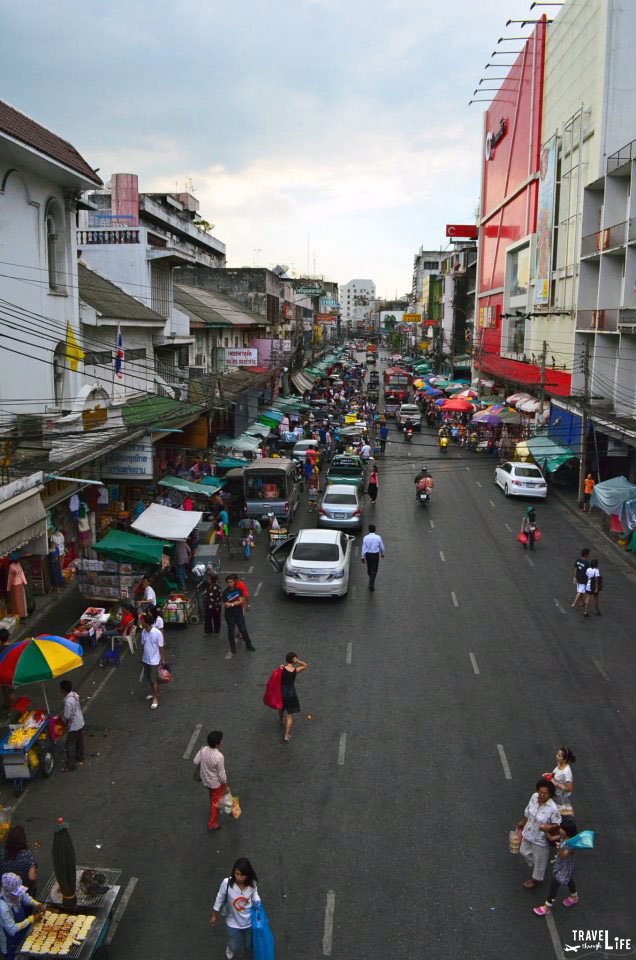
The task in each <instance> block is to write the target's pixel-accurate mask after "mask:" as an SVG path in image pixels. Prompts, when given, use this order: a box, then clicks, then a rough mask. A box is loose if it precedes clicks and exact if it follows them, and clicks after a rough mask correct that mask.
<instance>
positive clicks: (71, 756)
mask: <svg viewBox="0 0 636 960" xmlns="http://www.w3.org/2000/svg"><path fill="white" fill-rule="evenodd" d="M60 690H61V691H62V693H63V694H64V708H63V710H62V718H63V720H64V726H65V727H66V766H65V767H64V768H63V769H64V771H65V772H70V771H71V770H75V768H76V766H77V764H78V763H79V764H82V763H84V716H83V714H82V708H81V706H80V698H79V694H77V693H76V692H75V690H73V684H72V683H71V681H70V680H62V682H61V684H60Z"/></svg>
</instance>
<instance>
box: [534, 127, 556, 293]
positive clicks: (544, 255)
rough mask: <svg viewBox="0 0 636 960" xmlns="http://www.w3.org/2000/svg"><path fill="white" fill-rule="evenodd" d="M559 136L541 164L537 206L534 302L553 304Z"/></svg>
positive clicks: (551, 142)
mask: <svg viewBox="0 0 636 960" xmlns="http://www.w3.org/2000/svg"><path fill="white" fill-rule="evenodd" d="M556 161H557V138H556V135H555V136H554V137H552V139H551V140H548V142H547V143H544V145H543V148H542V150H541V161H540V164H539V201H538V207H537V251H536V256H535V265H534V303H535V306H546V305H548V304H549V303H550V284H551V279H552V234H553V232H554V197H555V193H556V189H555V185H556Z"/></svg>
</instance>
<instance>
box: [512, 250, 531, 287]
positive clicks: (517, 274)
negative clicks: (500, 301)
mask: <svg viewBox="0 0 636 960" xmlns="http://www.w3.org/2000/svg"><path fill="white" fill-rule="evenodd" d="M508 277H509V282H508V296H509V297H526V296H527V295H528V281H529V280H530V247H529V245H528V244H526V246H525V247H520V248H519V249H518V250H513V251H512V252H511V253H509V254H508Z"/></svg>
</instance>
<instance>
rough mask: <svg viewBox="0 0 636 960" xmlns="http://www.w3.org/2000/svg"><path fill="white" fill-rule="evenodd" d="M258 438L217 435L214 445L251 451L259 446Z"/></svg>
mask: <svg viewBox="0 0 636 960" xmlns="http://www.w3.org/2000/svg"><path fill="white" fill-rule="evenodd" d="M260 442H261V441H260V440H258V439H257V438H256V437H246V436H242V437H225V436H223V437H217V438H216V440H215V442H214V446H215V447H225V448H226V449H227V450H241V451H247V452H251V451H252V450H257V449H258V447H259V446H260Z"/></svg>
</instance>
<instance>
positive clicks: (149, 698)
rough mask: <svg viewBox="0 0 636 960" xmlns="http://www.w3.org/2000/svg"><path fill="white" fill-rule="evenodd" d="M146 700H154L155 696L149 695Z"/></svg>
mask: <svg viewBox="0 0 636 960" xmlns="http://www.w3.org/2000/svg"><path fill="white" fill-rule="evenodd" d="M146 700H154V697H153V695H152V694H151V693H149V694H148V696H147V697H146Z"/></svg>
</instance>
